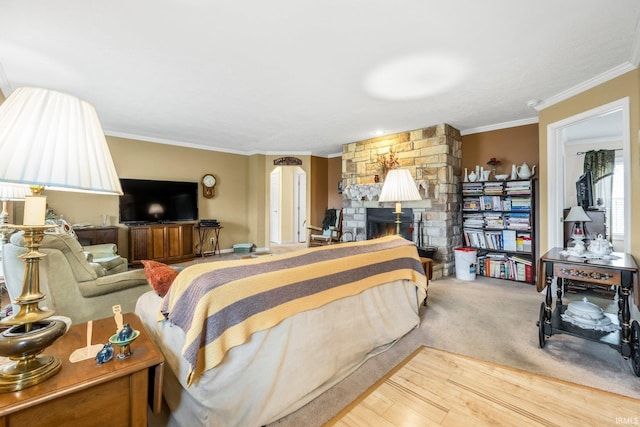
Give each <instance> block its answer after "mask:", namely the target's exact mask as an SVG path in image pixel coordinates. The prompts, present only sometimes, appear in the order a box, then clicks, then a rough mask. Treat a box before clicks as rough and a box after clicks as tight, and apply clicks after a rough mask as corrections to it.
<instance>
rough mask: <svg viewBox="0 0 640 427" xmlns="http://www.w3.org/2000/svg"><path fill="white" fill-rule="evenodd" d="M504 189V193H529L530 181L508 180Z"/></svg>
mask: <svg viewBox="0 0 640 427" xmlns="http://www.w3.org/2000/svg"><path fill="white" fill-rule="evenodd" d="M504 191H505V193H506V194H531V181H508V182H507V183H506V186H505V189H504Z"/></svg>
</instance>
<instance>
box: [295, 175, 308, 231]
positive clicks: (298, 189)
mask: <svg viewBox="0 0 640 427" xmlns="http://www.w3.org/2000/svg"><path fill="white" fill-rule="evenodd" d="M294 187H295V188H294V189H293V191H294V192H295V193H294V196H293V208H294V209H295V212H294V215H293V217H294V221H293V226H294V229H293V235H294V236H296V241H297V242H298V243H302V242H306V241H307V227H306V220H307V175H306V174H305V172H304V171H303V170H302V169H300V168H298V170H297V171H296V174H295V180H294Z"/></svg>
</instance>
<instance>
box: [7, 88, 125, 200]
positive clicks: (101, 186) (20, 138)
mask: <svg viewBox="0 0 640 427" xmlns="http://www.w3.org/2000/svg"><path fill="white" fill-rule="evenodd" d="M0 153H2V155H1V156H0V181H3V182H10V183H17V184H29V185H36V186H44V187H46V188H49V189H53V190H63V191H81V192H89V193H102V194H114V195H118V194H122V188H121V187H120V180H119V179H118V175H117V173H116V169H115V166H114V165H113V160H112V158H111V154H110V153H109V148H108V146H107V141H106V139H105V137H104V133H103V131H102V127H101V126H100V121H99V120H98V115H97V114H96V111H95V109H94V108H93V106H92V105H91V104H89V103H87V102H85V101H83V100H80V99H78V98H76V97H73V96H70V95H67V94H64V93H60V92H55V91H51V90H47V89H39V88H32V87H21V88H18V89H16V90H15V91H14V92H13V93H12V94H11V95H10V96H9V97H8V98H7V99H6V100H5V101H4V102H3V103H2V105H0Z"/></svg>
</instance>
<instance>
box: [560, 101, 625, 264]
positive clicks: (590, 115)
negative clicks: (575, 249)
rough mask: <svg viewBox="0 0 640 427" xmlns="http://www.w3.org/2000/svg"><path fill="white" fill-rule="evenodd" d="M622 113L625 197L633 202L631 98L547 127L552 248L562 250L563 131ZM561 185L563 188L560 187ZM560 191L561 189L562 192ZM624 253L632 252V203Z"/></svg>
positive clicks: (563, 196) (563, 200) (563, 199)
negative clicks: (616, 112) (576, 125)
mask: <svg viewBox="0 0 640 427" xmlns="http://www.w3.org/2000/svg"><path fill="white" fill-rule="evenodd" d="M618 110H620V111H622V147H623V150H624V170H625V174H624V198H625V201H626V200H631V173H630V171H631V121H630V116H629V97H624V98H621V99H618V100H616V101H613V102H610V103H608V104H604V105H601V106H599V107H596V108H593V109H591V110H587V111H583V112H582V113H579V114H576V115H574V116H571V117H567V118H566V119H562V120H559V121H557V122H555V123H551V124H549V125H547V195H548V197H547V226H548V228H547V233H548V234H547V242H548V246H549V248H553V247H563V246H564V243H563V233H564V228H563V227H564V225H563V220H562V210H563V209H564V203H565V194H564V188H565V185H564V182H565V179H566V177H565V168H564V162H565V158H564V151H565V141H564V138H563V132H564V130H565V129H566V128H568V127H569V126H573V125H575V124H578V123H580V122H583V121H586V120H589V119H592V118H594V117H597V116H601V115H603V114H607V113H611V112H613V111H618ZM558 182H562V183H563V185H562V186H558ZM559 188H560V190H559ZM624 229H625V239H624V252H627V253H629V252H631V238H630V237H629V236H630V234H631V233H629V232H628V231H630V230H631V203H625V206H624Z"/></svg>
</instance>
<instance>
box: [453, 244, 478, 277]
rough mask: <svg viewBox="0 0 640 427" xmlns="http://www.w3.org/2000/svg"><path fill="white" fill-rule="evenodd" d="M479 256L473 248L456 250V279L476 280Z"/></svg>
mask: <svg viewBox="0 0 640 427" xmlns="http://www.w3.org/2000/svg"><path fill="white" fill-rule="evenodd" d="M477 254H478V251H476V250H475V249H473V248H455V260H456V279H460V280H475V279H476V265H477V262H478V261H477V259H476V256H477Z"/></svg>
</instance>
